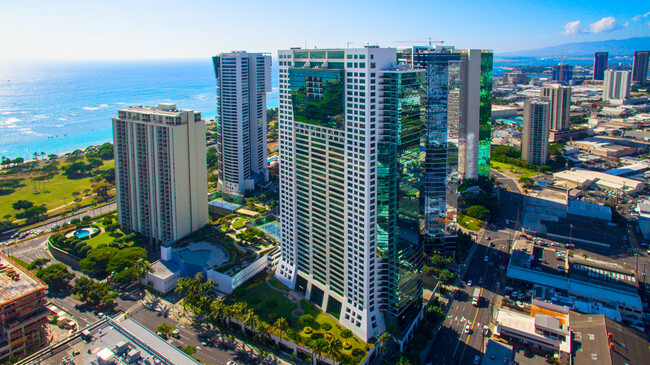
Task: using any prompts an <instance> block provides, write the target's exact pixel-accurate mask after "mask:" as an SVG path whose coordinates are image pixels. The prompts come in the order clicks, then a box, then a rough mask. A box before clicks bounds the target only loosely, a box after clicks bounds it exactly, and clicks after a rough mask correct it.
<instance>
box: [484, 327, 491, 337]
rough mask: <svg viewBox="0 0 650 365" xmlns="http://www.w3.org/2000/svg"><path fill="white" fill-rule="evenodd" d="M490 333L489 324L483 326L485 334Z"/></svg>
mask: <svg viewBox="0 0 650 365" xmlns="http://www.w3.org/2000/svg"><path fill="white" fill-rule="evenodd" d="M489 335H490V329H489V328H488V326H483V336H489Z"/></svg>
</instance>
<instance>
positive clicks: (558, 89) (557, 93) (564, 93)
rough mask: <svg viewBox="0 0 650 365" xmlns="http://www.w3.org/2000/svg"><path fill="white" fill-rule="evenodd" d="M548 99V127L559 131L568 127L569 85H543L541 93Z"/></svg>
mask: <svg viewBox="0 0 650 365" xmlns="http://www.w3.org/2000/svg"><path fill="white" fill-rule="evenodd" d="M540 96H543V97H546V98H548V100H549V103H550V105H549V107H550V110H549V113H550V115H549V129H550V130H553V131H561V130H565V129H569V124H570V119H569V117H570V113H571V86H562V85H560V84H554V85H549V86H544V87H542V89H541V95H540Z"/></svg>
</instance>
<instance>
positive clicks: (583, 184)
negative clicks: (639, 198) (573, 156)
mask: <svg viewBox="0 0 650 365" xmlns="http://www.w3.org/2000/svg"><path fill="white" fill-rule="evenodd" d="M553 178H554V179H556V180H563V181H569V182H572V183H574V184H576V185H577V186H578V187H579V188H581V189H585V188H588V187H590V186H592V185H596V186H598V187H599V188H600V189H602V190H605V191H613V192H617V193H619V192H620V193H624V194H634V193H638V192H640V191H643V189H645V183H644V182H642V181H638V180H633V179H628V178H626V177H621V176H615V175H610V174H607V173H604V172H598V171H592V170H586V169H579V168H572V169H571V170H564V171H560V172H556V173H554V174H553Z"/></svg>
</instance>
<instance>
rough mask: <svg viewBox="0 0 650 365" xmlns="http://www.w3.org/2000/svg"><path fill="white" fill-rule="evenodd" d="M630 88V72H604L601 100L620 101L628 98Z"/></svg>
mask: <svg viewBox="0 0 650 365" xmlns="http://www.w3.org/2000/svg"><path fill="white" fill-rule="evenodd" d="M631 87H632V72H630V71H615V70H605V83H604V84H603V100H612V99H616V100H621V99H627V98H628V97H629V96H630V89H631Z"/></svg>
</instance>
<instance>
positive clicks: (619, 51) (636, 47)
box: [496, 37, 650, 58]
mask: <svg viewBox="0 0 650 365" xmlns="http://www.w3.org/2000/svg"><path fill="white" fill-rule="evenodd" d="M649 50H650V37H635V38H628V39H610V40H607V41H596V42H580V43H565V44H560V45H558V46H551V47H544V48H536V49H528V50H524V51H516V52H507V53H498V54H496V56H498V57H503V58H517V57H557V58H560V55H564V57H568V58H576V57H593V55H594V53H595V52H609V57H610V58H611V57H616V56H629V57H632V56H633V55H634V51H649Z"/></svg>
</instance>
